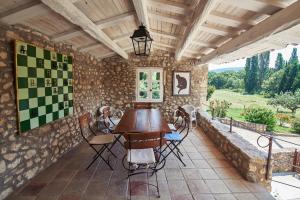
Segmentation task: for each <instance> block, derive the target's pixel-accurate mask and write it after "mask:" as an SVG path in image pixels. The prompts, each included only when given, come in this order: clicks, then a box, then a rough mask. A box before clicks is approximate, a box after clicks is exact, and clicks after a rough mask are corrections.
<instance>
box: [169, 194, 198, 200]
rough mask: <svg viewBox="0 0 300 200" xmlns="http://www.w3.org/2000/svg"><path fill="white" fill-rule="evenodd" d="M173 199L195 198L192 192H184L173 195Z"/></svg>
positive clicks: (189, 199)
mask: <svg viewBox="0 0 300 200" xmlns="http://www.w3.org/2000/svg"><path fill="white" fill-rule="evenodd" d="M172 200H194V198H193V196H192V195H190V194H182V195H174V196H172Z"/></svg>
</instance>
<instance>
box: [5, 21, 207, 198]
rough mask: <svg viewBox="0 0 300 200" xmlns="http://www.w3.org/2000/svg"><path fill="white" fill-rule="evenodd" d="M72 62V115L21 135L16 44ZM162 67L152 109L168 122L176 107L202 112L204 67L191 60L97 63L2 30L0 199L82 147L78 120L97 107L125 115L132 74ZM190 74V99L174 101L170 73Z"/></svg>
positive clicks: (164, 57) (162, 56)
mask: <svg viewBox="0 0 300 200" xmlns="http://www.w3.org/2000/svg"><path fill="white" fill-rule="evenodd" d="M15 39H18V40H23V41H25V42H28V43H32V44H34V45H36V46H39V47H41V48H46V49H48V50H54V51H57V52H59V53H64V54H71V55H72V56H73V57H74V115H73V116H69V117H66V118H63V119H60V120H57V121H55V122H52V123H49V124H46V125H44V126H42V127H40V128H36V129H33V130H31V131H28V132H26V133H24V134H21V135H19V134H18V130H17V108H16V99H15V98H16V97H15V83H14V81H15V78H14V73H15V71H14V45H13V44H14V43H13V42H14V40H15ZM138 67H162V68H163V69H164V72H165V73H166V80H165V87H164V89H165V90H164V102H163V103H158V104H155V105H154V106H156V107H160V108H161V109H162V110H163V112H164V115H165V116H166V117H167V118H171V115H172V111H173V110H174V109H175V108H176V107H177V106H178V105H184V104H194V105H195V106H200V104H201V103H202V102H204V101H205V98H206V87H207V71H208V69H207V67H199V66H195V63H194V61H193V60H187V61H182V62H176V61H175V59H174V55H172V54H170V53H166V52H163V51H158V52H156V53H154V54H153V55H152V56H150V57H144V58H138V57H135V56H133V55H131V56H130V58H129V60H124V59H122V58H121V57H119V56H114V57H110V58H106V59H104V60H99V59H96V58H95V57H93V56H90V55H89V54H84V53H80V52H78V51H76V50H74V49H72V47H71V46H70V45H67V44H63V43H54V42H52V41H50V39H49V37H48V36H46V35H44V34H41V33H40V32H38V31H35V30H32V29H30V28H28V27H24V26H6V25H0V152H1V154H0V199H4V198H5V197H7V196H8V195H9V194H10V193H12V192H13V191H14V190H16V189H17V188H18V187H20V186H22V185H23V184H24V183H26V181H28V180H29V179H31V178H32V177H34V176H35V175H36V174H38V173H39V172H41V171H42V170H43V169H45V168H46V167H48V166H49V165H51V164H52V163H54V162H56V161H57V159H59V158H60V157H61V156H62V155H63V154H64V153H66V152H68V151H69V150H71V149H72V148H74V147H75V146H76V145H78V144H79V143H80V142H82V138H81V136H80V133H79V125H78V120H77V117H78V115H80V114H82V113H84V112H86V111H90V112H93V113H94V112H95V111H96V109H97V108H98V107H99V106H100V105H111V106H114V107H118V108H122V109H125V108H127V107H131V106H132V101H133V100H135V76H136V73H135V69H136V68H138ZM173 70H181V71H185V70H190V71H192V83H191V85H192V88H191V95H190V96H185V97H174V96H172V71H173Z"/></svg>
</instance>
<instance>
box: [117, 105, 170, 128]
mask: <svg viewBox="0 0 300 200" xmlns="http://www.w3.org/2000/svg"><path fill="white" fill-rule="evenodd" d="M114 132H115V133H118V134H122V133H131V132H140V133H146V132H161V133H169V132H172V131H171V129H170V128H169V126H168V123H167V122H166V120H165V119H164V118H163V116H162V114H161V112H160V110H159V109H128V110H126V111H125V113H124V115H123V117H122V118H121V120H120V122H119V123H118V125H117V127H116V128H115V131H114Z"/></svg>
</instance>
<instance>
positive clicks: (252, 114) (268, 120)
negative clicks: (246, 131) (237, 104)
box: [243, 107, 276, 131]
mask: <svg viewBox="0 0 300 200" xmlns="http://www.w3.org/2000/svg"><path fill="white" fill-rule="evenodd" d="M243 115H244V117H245V120H246V121H248V122H252V123H258V124H265V125H267V130H268V131H271V130H273V128H274V126H275V125H276V118H275V114H274V113H273V111H272V110H270V109H268V108H262V107H249V108H246V109H245V111H244V113H243Z"/></svg>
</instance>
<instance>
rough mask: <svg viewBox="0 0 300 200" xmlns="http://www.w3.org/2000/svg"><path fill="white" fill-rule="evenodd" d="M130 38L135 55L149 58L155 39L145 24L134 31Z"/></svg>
mask: <svg viewBox="0 0 300 200" xmlns="http://www.w3.org/2000/svg"><path fill="white" fill-rule="evenodd" d="M130 38H131V39H132V45H133V49H134V52H135V55H139V56H148V55H149V54H150V50H151V44H152V41H153V39H152V38H151V36H150V34H149V32H148V31H147V29H146V27H145V26H144V25H143V24H141V25H140V26H139V29H137V30H135V31H134V33H133V35H132V36H131V37H130Z"/></svg>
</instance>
